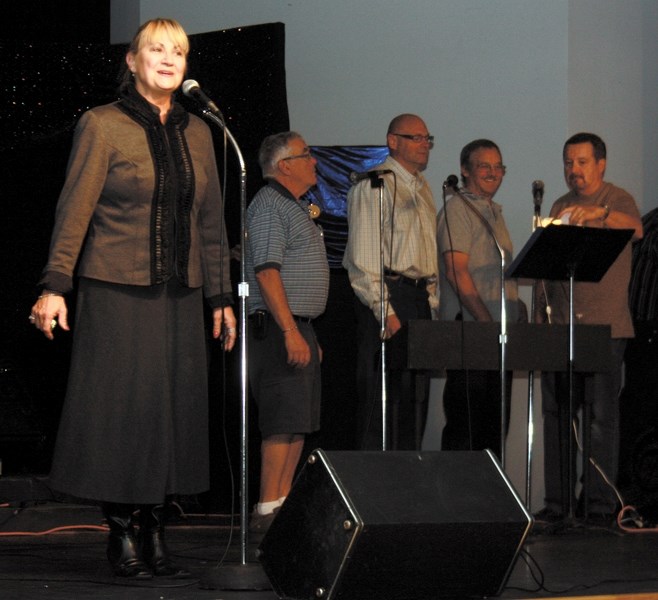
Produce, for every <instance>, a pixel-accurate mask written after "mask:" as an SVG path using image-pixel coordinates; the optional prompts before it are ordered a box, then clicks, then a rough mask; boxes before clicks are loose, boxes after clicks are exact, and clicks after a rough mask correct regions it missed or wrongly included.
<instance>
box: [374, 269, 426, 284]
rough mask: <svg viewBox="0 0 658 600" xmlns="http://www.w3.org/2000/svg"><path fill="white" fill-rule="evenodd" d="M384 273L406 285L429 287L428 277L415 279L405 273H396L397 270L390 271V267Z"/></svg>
mask: <svg viewBox="0 0 658 600" xmlns="http://www.w3.org/2000/svg"><path fill="white" fill-rule="evenodd" d="M384 275H385V276H386V277H388V278H389V279H392V280H393V281H396V282H398V283H404V284H406V285H412V286H414V287H419V288H424V287H427V277H421V278H420V279H413V278H411V277H406V276H405V275H400V273H396V272H395V271H390V270H389V269H385V270H384Z"/></svg>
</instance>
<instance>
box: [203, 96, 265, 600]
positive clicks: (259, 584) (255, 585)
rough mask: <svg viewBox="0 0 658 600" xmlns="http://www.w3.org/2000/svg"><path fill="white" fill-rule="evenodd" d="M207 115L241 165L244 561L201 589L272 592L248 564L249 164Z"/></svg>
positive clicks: (210, 574) (206, 112) (223, 567)
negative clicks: (247, 256)
mask: <svg viewBox="0 0 658 600" xmlns="http://www.w3.org/2000/svg"><path fill="white" fill-rule="evenodd" d="M202 113H203V116H204V117H206V118H207V119H208V120H209V121H211V122H212V123H214V124H215V125H217V126H218V127H219V128H220V129H221V130H222V131H223V132H224V135H225V136H226V138H227V139H228V140H229V141H230V142H231V146H232V147H233V150H234V151H235V154H236V156H237V158H238V162H239V163H240V283H239V285H238V295H239V297H240V322H239V329H240V373H241V377H240V400H241V402H240V407H241V411H240V440H241V446H240V562H239V563H237V564H235V563H234V564H231V565H227V564H225V563H220V565H218V566H217V567H215V568H212V569H210V570H209V571H207V572H206V574H205V576H204V577H203V578H202V581H201V587H202V588H205V589H228V590H268V589H272V586H271V584H270V583H269V580H268V579H267V577H266V576H265V572H264V571H263V568H262V566H261V565H260V563H256V562H251V563H249V562H247V533H248V531H249V528H248V475H249V469H248V465H249V459H248V443H247V442H248V428H247V427H248V393H247V391H248V387H247V382H248V378H247V298H248V296H249V285H248V283H247V276H246V258H245V251H246V242H247V230H246V215H247V169H246V166H245V161H244V158H243V156H242V152H241V151H240V147H239V146H238V143H237V141H236V140H235V138H234V137H233V134H232V133H231V132H230V130H229V129H228V127H226V124H225V123H224V121H223V119H221V118H219V116H217V115H216V114H214V113H213V112H212V111H211V110H210V109H208V108H206V107H204V108H203V109H202Z"/></svg>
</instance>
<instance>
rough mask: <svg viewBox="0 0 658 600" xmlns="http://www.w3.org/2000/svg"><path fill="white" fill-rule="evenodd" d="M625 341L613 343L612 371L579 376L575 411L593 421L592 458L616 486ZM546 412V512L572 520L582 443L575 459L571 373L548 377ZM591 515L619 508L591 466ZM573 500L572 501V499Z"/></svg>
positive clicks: (588, 483)
mask: <svg viewBox="0 0 658 600" xmlns="http://www.w3.org/2000/svg"><path fill="white" fill-rule="evenodd" d="M625 347H626V340H625V339H613V340H612V342H611V349H612V363H611V369H610V371H608V372H606V373H595V374H593V375H586V376H583V375H582V374H577V373H576V374H575V375H574V380H575V381H574V390H573V391H574V399H573V400H574V402H573V410H574V411H576V410H577V409H578V408H580V407H581V406H582V407H583V409H584V410H585V411H586V414H588V415H590V416H589V423H585V424H584V426H585V427H586V428H587V429H588V431H585V432H584V434H585V435H584V437H585V438H587V437H588V436H589V438H590V444H589V454H590V456H591V458H592V459H594V461H596V463H597V464H598V465H599V467H600V468H601V469H602V470H603V472H604V473H605V475H606V477H607V478H608V479H609V480H610V482H611V483H612V484H616V483H617V470H618V459H619V458H618V457H619V454H618V453H619V392H620V388H621V376H622V368H623V358H624V349H625ZM541 390H542V412H543V415H544V482H545V488H546V506H547V507H548V508H550V509H551V510H553V511H554V512H557V513H562V514H566V512H567V508H568V507H569V506H571V507H574V506H576V498H575V490H574V489H573V487H571V489H569V488H570V484H571V486H573V484H574V483H575V482H574V481H571V482H569V477H568V475H569V464H570V463H569V461H571V472H572V474H573V473H575V472H576V449H577V444H576V441H575V440H573V443H572V444H571V450H572V452H571V456H569V445H568V442H569V440H568V436H569V435H573V432H572V428H571V420H572V417H573V416H574V415H570V414H569V377H568V373H543V374H542V387H541ZM585 483H586V488H585V489H586V492H587V500H588V506H587V509H588V510H589V511H591V512H595V513H612V512H613V511H614V510H615V508H616V506H617V496H616V494H615V493H614V490H613V489H612V488H611V487H610V486H609V485H608V484H607V483H606V482H605V480H604V479H603V477H602V475H601V474H600V473H599V472H598V470H597V469H596V468H595V467H594V466H593V465H592V464H591V463H590V464H588V466H587V477H586V482H585ZM570 495H571V497H569V496H570Z"/></svg>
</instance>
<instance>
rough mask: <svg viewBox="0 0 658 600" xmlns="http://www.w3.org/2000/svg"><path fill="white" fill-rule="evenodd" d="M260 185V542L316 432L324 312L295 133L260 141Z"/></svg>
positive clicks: (254, 261) (250, 223)
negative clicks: (318, 331) (319, 328)
mask: <svg viewBox="0 0 658 600" xmlns="http://www.w3.org/2000/svg"><path fill="white" fill-rule="evenodd" d="M258 161H259V163H260V167H261V170H262V172H263V177H264V178H265V179H266V180H267V181H268V183H267V185H266V186H265V187H263V188H262V189H261V190H260V191H259V192H258V193H257V194H256V196H255V197H254V199H253V200H252V202H251V204H250V205H249V208H248V210H247V236H248V241H247V247H246V252H245V254H246V276H247V282H248V283H249V381H250V383H251V388H252V392H253V395H254V397H255V399H256V403H257V405H258V412H259V416H258V424H259V428H260V431H261V435H262V443H261V476H260V498H259V502H258V504H257V505H256V506H255V508H254V511H253V513H252V515H251V522H250V525H249V530H250V531H251V532H252V533H264V532H265V531H266V530H267V528H268V527H269V525H270V523H271V522H272V519H273V518H274V515H275V513H276V510H277V509H278V507H279V506H281V504H282V503H283V501H284V500H285V498H286V496H287V495H288V492H289V491H290V488H291V486H292V481H293V477H294V474H295V469H296V468H297V463H298V462H299V459H300V457H301V453H302V450H303V447H304V437H305V434H307V433H312V432H314V431H317V430H318V429H319V428H320V392H321V385H320V361H321V359H322V351H321V349H320V347H319V345H318V341H317V339H316V337H315V333H314V331H313V326H312V324H311V320H312V319H314V318H315V317H318V316H319V315H320V314H322V313H323V312H324V310H325V306H326V303H327V295H328V291H329V265H328V263H327V256H326V251H325V246H324V241H323V239H322V232H321V230H320V228H319V227H317V226H316V225H315V224H314V223H313V220H312V219H311V216H310V214H309V206H308V203H307V202H306V201H304V200H301V197H302V196H303V195H304V194H305V193H306V192H307V191H308V190H309V189H310V188H311V187H313V186H314V185H315V184H316V172H315V165H316V160H315V159H314V158H313V157H312V156H311V153H310V151H309V148H308V145H307V144H306V142H305V141H304V139H303V138H302V137H301V136H300V135H299V134H298V133H295V132H291V131H288V132H283V133H278V134H275V135H271V136H269V137H267V138H265V140H264V141H263V143H262V145H261V148H260V152H259V156H258Z"/></svg>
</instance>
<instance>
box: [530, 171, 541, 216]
mask: <svg viewBox="0 0 658 600" xmlns="http://www.w3.org/2000/svg"><path fill="white" fill-rule="evenodd" d="M532 198H533V201H534V203H535V214H539V207H540V206H541V202H542V200H543V199H544V182H543V181H542V180H541V179H537V180H535V181H533V182H532Z"/></svg>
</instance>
